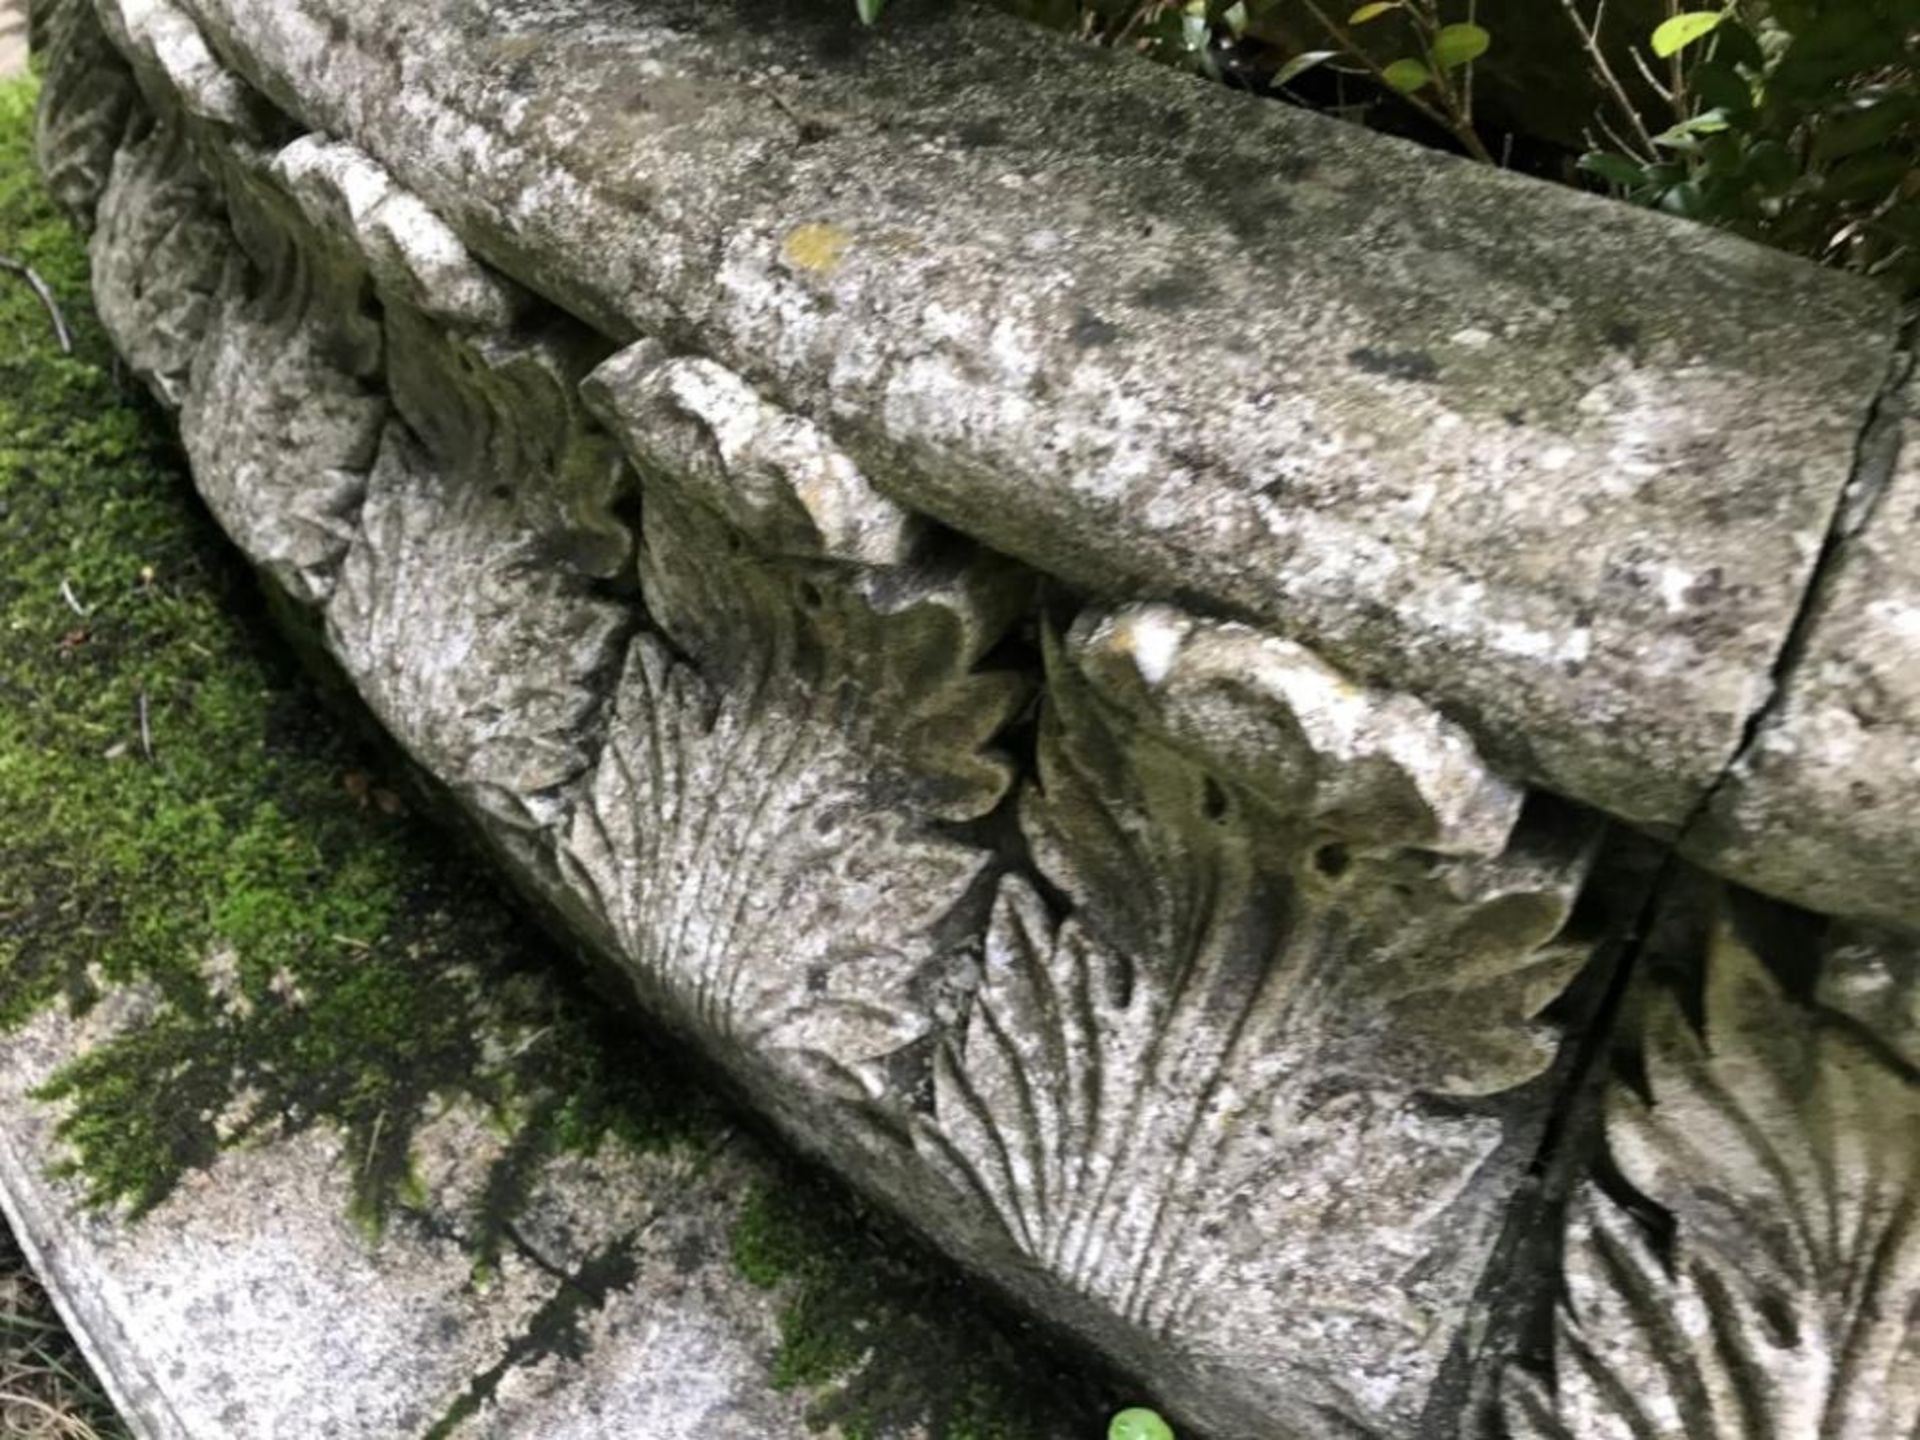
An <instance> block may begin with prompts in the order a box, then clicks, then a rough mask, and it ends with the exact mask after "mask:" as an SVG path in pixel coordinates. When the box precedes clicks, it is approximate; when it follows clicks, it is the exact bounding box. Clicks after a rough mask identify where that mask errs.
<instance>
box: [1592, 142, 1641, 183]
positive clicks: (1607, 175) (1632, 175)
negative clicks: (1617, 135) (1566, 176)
mask: <svg viewBox="0 0 1920 1440" xmlns="http://www.w3.org/2000/svg"><path fill="white" fill-rule="evenodd" d="M1580 168H1581V169H1582V170H1585V171H1586V172H1587V173H1588V174H1589V175H1598V176H1599V177H1600V178H1601V179H1602V180H1606V181H1610V182H1611V183H1613V184H1615V185H1639V184H1641V183H1643V182H1644V181H1645V180H1646V178H1647V177H1646V172H1645V171H1644V170H1643V169H1641V167H1640V166H1639V164H1638V163H1636V162H1635V161H1632V160H1629V159H1628V158H1627V157H1626V156H1624V155H1613V154H1609V153H1608V152H1607V151H1604V150H1592V151H1589V152H1588V153H1587V154H1585V155H1582V156H1581V157H1580Z"/></svg>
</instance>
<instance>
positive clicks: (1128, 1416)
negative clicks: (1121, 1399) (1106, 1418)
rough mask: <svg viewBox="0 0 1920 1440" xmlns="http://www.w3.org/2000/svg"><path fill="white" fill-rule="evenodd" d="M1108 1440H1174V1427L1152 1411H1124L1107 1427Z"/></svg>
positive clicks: (1136, 1409)
mask: <svg viewBox="0 0 1920 1440" xmlns="http://www.w3.org/2000/svg"><path fill="white" fill-rule="evenodd" d="M1107 1440H1174V1437H1173V1427H1172V1426H1171V1425H1169V1424H1167V1422H1166V1421H1164V1420H1162V1419H1161V1418H1160V1417H1159V1415H1157V1414H1155V1413H1154V1412H1153V1411H1151V1410H1143V1409H1138V1408H1135V1409H1132V1410H1122V1411H1121V1412H1120V1413H1119V1414H1118V1415H1116V1416H1114V1417H1113V1422H1112V1423H1111V1424H1110V1425H1108V1426H1107Z"/></svg>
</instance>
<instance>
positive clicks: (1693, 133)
mask: <svg viewBox="0 0 1920 1440" xmlns="http://www.w3.org/2000/svg"><path fill="white" fill-rule="evenodd" d="M1726 128H1727V112H1726V111H1724V110H1703V111H1701V112H1700V113H1699V114H1698V115H1696V116H1694V117H1693V118H1692V119H1691V120H1682V121H1681V122H1680V123H1679V124H1678V125H1674V126H1671V127H1669V128H1668V129H1665V130H1662V131H1661V132H1660V133H1659V134H1658V135H1656V136H1654V137H1653V143H1654V144H1656V145H1665V146H1667V147H1668V148H1669V149H1672V150H1691V149H1692V148H1694V146H1695V144H1696V143H1697V138H1696V137H1698V136H1701V135H1718V134H1719V133H1720V132H1721V131H1723V130H1725V129H1726Z"/></svg>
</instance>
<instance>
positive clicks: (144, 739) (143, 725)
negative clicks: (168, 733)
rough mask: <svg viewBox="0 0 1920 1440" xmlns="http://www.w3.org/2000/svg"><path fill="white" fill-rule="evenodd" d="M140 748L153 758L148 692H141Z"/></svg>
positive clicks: (148, 756) (148, 757)
mask: <svg viewBox="0 0 1920 1440" xmlns="http://www.w3.org/2000/svg"><path fill="white" fill-rule="evenodd" d="M139 699H140V750H141V753H142V754H144V755H145V756H146V757H147V759H149V760H151V759H153V727H152V726H151V725H150V724H149V723H148V720H147V692H146V691H144V690H142V691H141V692H140V696H139Z"/></svg>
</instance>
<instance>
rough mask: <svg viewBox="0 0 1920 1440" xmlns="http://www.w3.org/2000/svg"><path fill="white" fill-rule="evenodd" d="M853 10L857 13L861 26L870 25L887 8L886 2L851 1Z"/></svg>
mask: <svg viewBox="0 0 1920 1440" xmlns="http://www.w3.org/2000/svg"><path fill="white" fill-rule="evenodd" d="M853 8H854V10H855V11H857V12H858V13H859V16H860V23H861V24H862V25H872V24H873V23H874V22H875V21H877V20H879V18H880V12H881V11H882V10H884V9H886V8H887V0H853Z"/></svg>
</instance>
